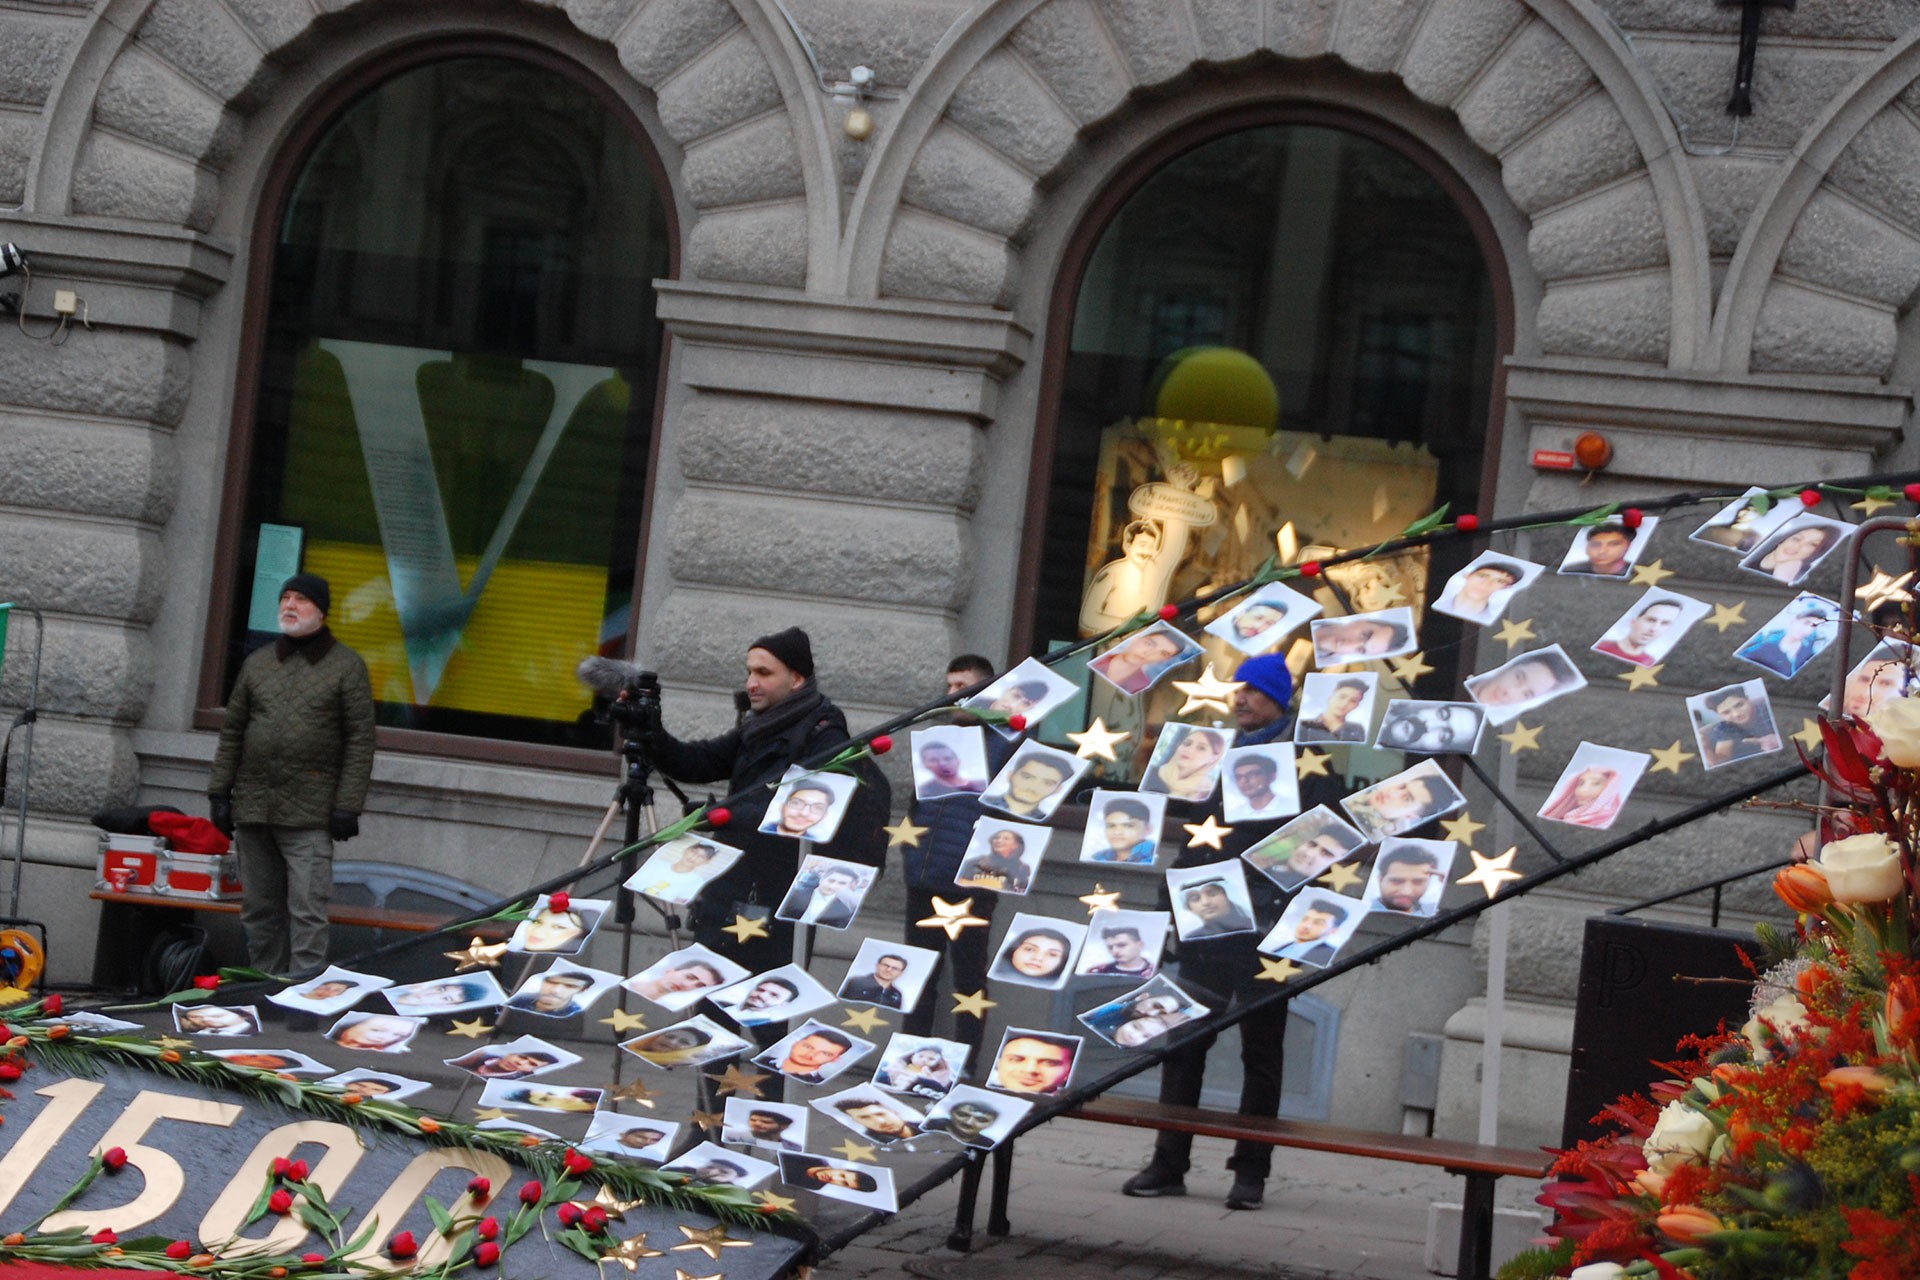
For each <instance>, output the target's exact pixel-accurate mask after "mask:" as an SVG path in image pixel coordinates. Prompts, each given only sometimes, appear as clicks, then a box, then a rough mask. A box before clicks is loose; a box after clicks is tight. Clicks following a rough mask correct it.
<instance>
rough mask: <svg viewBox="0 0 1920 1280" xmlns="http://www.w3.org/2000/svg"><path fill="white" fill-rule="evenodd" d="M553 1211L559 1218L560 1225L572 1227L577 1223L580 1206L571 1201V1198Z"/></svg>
mask: <svg viewBox="0 0 1920 1280" xmlns="http://www.w3.org/2000/svg"><path fill="white" fill-rule="evenodd" d="M554 1212H555V1216H557V1217H558V1218H559V1219H560V1225H561V1226H563V1227H572V1226H578V1225H579V1222H580V1206H579V1205H577V1204H575V1203H574V1202H573V1201H571V1200H569V1201H567V1202H566V1203H565V1204H563V1205H561V1206H560V1207H559V1208H558V1209H557V1210H555V1211H554Z"/></svg>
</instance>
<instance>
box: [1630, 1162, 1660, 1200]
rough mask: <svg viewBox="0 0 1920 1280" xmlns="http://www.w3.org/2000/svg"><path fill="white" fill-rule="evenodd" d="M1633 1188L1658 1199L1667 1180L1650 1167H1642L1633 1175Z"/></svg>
mask: <svg viewBox="0 0 1920 1280" xmlns="http://www.w3.org/2000/svg"><path fill="white" fill-rule="evenodd" d="M1632 1186H1633V1189H1634V1190H1635V1191H1638V1192H1639V1193H1640V1194H1641V1195H1643V1196H1652V1197H1653V1198H1654V1199H1656V1200H1657V1199H1659V1198H1660V1196H1661V1195H1663V1194H1664V1193H1665V1192H1666V1189H1667V1180H1666V1179H1665V1178H1663V1177H1661V1176H1660V1175H1659V1174H1657V1173H1655V1172H1654V1171H1653V1170H1651V1169H1642V1170H1641V1171H1640V1172H1638V1173H1636V1174H1634V1175H1633V1182H1632Z"/></svg>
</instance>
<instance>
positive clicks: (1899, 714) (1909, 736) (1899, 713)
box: [1867, 698, 1920, 769]
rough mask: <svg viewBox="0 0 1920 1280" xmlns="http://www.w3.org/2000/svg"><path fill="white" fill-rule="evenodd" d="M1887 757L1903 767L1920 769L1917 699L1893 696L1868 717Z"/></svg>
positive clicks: (1918, 703) (1919, 704) (1919, 723)
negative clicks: (1893, 697)
mask: <svg viewBox="0 0 1920 1280" xmlns="http://www.w3.org/2000/svg"><path fill="white" fill-rule="evenodd" d="M1867 727H1868V728H1870V729H1872V730H1873V731H1874V733H1875V734H1876V735H1878V736H1879V738H1880V744H1881V745H1882V746H1883V747H1885V748H1886V754H1887V760H1888V762H1889V763H1892V764H1896V765H1898V766H1900V767H1901V768H1902V769H1916V768H1920V699H1914V698H1895V699H1893V700H1892V701H1891V702H1888V703H1886V704H1885V705H1884V706H1881V707H1878V708H1876V709H1875V710H1874V711H1873V712H1872V713H1871V714H1869V715H1868V716H1867Z"/></svg>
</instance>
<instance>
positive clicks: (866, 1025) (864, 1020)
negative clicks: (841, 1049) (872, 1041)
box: [840, 1009, 887, 1035]
mask: <svg viewBox="0 0 1920 1280" xmlns="http://www.w3.org/2000/svg"><path fill="white" fill-rule="evenodd" d="M840 1012H842V1013H844V1014H846V1015H847V1016H846V1017H845V1018H843V1019H842V1020H841V1022H840V1025H841V1026H843V1027H852V1028H853V1029H854V1030H855V1031H858V1032H860V1033H861V1034H862V1035H872V1034H873V1033H874V1031H875V1030H877V1029H878V1028H880V1027H883V1026H885V1025H886V1022H887V1020H886V1019H885V1018H883V1017H881V1016H880V1011H879V1010H878V1009H842V1010H841V1011H840Z"/></svg>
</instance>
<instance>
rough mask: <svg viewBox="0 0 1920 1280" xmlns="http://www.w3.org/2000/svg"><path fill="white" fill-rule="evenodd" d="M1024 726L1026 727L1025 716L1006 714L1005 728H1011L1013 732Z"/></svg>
mask: <svg viewBox="0 0 1920 1280" xmlns="http://www.w3.org/2000/svg"><path fill="white" fill-rule="evenodd" d="M1026 727H1027V718H1026V717H1025V716H1008V717H1007V728H1009V729H1011V730H1013V731H1014V732H1015V733H1019V732H1021V731H1022V730H1023V729H1025V728H1026Z"/></svg>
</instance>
